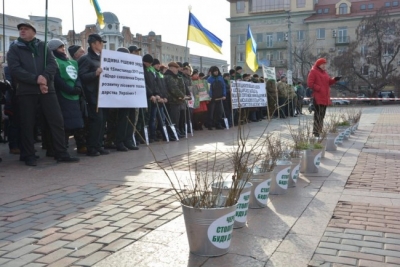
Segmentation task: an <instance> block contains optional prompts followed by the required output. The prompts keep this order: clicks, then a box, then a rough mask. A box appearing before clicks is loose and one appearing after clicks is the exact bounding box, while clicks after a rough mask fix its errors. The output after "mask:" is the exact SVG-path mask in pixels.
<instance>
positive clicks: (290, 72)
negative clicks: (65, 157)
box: [286, 70, 293, 85]
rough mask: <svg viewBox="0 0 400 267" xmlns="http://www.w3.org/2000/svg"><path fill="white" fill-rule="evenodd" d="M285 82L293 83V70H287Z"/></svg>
mask: <svg viewBox="0 0 400 267" xmlns="http://www.w3.org/2000/svg"><path fill="white" fill-rule="evenodd" d="M286 76H287V84H289V85H293V72H292V71H291V70H288V71H287V74H286Z"/></svg>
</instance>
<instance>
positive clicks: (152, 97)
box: [143, 54, 161, 143]
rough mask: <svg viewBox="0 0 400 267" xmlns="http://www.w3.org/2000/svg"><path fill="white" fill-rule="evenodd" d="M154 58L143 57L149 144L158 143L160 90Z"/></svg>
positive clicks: (148, 55)
mask: <svg viewBox="0 0 400 267" xmlns="http://www.w3.org/2000/svg"><path fill="white" fill-rule="evenodd" d="M153 61H154V58H153V57H152V56H151V55H150V54H146V55H144V56H143V69H144V80H145V83H146V95H147V110H148V124H149V142H150V143H152V142H158V141H159V140H158V138H157V135H156V118H157V114H158V109H157V103H158V102H159V100H160V98H161V97H160V90H159V88H158V86H159V84H158V83H157V80H156V79H157V74H156V69H155V68H154V67H153Z"/></svg>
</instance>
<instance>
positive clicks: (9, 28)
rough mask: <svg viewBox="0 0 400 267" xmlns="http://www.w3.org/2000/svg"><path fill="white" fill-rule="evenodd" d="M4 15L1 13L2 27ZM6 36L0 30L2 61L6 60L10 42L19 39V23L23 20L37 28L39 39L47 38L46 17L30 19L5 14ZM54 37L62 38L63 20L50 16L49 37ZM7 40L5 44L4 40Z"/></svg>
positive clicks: (0, 24) (0, 58) (31, 17)
mask: <svg viewBox="0 0 400 267" xmlns="http://www.w3.org/2000/svg"><path fill="white" fill-rule="evenodd" d="M3 15H4V14H0V27H1V29H3ZM4 20H5V36H3V31H2V30H0V61H1V62H3V61H4V55H5V53H6V52H7V51H8V48H9V47H10V44H11V43H12V42H13V41H14V40H17V39H18V37H19V32H18V29H17V25H18V24H20V23H22V22H29V23H31V24H32V25H33V26H34V27H35V28H36V37H37V38H38V39H41V40H44V39H45V22H44V17H40V16H29V19H24V18H19V17H14V16H10V15H5V18H4ZM52 38H62V20H61V19H59V18H53V17H49V18H48V33H47V39H48V40H50V39H52ZM4 41H5V45H3V42H4Z"/></svg>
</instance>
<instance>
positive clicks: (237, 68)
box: [235, 66, 243, 71]
mask: <svg viewBox="0 0 400 267" xmlns="http://www.w3.org/2000/svg"><path fill="white" fill-rule="evenodd" d="M241 69H243V68H242V67H240V66H237V67H236V68H235V70H236V71H238V70H241Z"/></svg>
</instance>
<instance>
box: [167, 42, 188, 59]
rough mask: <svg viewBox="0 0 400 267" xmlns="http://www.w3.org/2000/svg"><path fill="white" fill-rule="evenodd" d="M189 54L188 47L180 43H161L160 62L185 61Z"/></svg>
mask: <svg viewBox="0 0 400 267" xmlns="http://www.w3.org/2000/svg"><path fill="white" fill-rule="evenodd" d="M189 55H190V48H189V47H188V48H187V51H186V46H182V45H176V44H171V43H166V42H163V43H162V57H161V60H160V61H161V63H163V64H168V62H171V61H175V62H182V63H183V62H187V59H188V58H189Z"/></svg>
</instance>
